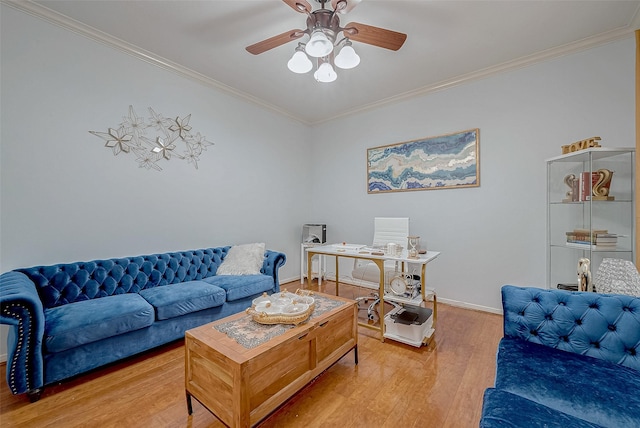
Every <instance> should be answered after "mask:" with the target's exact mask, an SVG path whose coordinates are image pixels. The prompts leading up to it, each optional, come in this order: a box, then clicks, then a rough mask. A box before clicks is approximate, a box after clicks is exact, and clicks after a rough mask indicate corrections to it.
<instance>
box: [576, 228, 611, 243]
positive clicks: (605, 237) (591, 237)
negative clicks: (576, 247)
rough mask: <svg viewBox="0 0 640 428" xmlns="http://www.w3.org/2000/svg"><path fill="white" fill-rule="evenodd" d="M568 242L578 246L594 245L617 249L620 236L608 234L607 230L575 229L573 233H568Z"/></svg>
mask: <svg viewBox="0 0 640 428" xmlns="http://www.w3.org/2000/svg"><path fill="white" fill-rule="evenodd" d="M566 237H567V242H570V243H577V244H585V245H588V244H592V245H602V246H613V247H615V246H616V244H617V243H618V235H616V234H615V233H608V231H607V230H604V229H602V230H593V231H589V230H588V229H574V230H572V231H571V232H566Z"/></svg>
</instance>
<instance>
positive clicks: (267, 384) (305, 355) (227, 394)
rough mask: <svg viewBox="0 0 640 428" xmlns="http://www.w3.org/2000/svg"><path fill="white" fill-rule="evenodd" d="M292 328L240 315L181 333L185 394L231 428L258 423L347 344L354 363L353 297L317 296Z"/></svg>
mask: <svg viewBox="0 0 640 428" xmlns="http://www.w3.org/2000/svg"><path fill="white" fill-rule="evenodd" d="M313 296H314V297H315V298H316V309H315V311H314V314H312V315H311V317H310V319H309V320H308V321H306V322H304V323H302V324H299V325H298V326H285V325H270V326H264V325H261V324H258V323H256V322H255V321H253V320H252V319H251V317H250V316H249V315H247V314H246V313H244V312H242V313H239V314H235V315H232V316H230V317H227V318H224V319H222V320H218V321H216V322H213V323H210V324H205V325H203V326H200V327H198V328H195V329H192V330H188V331H187V332H186V334H185V352H186V364H185V388H186V394H187V409H188V411H189V414H192V411H193V410H192V406H191V397H193V398H195V399H196V400H198V401H199V402H200V403H201V404H202V405H204V406H205V407H206V408H207V409H209V411H210V412H211V413H213V414H214V415H215V416H216V417H217V418H218V419H220V420H221V421H222V422H224V423H225V424H226V425H228V426H231V427H249V426H253V425H255V424H257V423H258V422H260V421H261V420H262V419H264V418H265V417H266V416H268V415H269V414H270V413H271V412H273V411H274V410H275V409H276V408H277V407H278V406H280V405H281V404H282V403H284V402H285V401H286V400H287V399H288V398H290V397H291V396H292V395H293V394H295V393H296V392H297V391H299V390H300V389H302V388H303V387H304V386H305V385H306V384H307V383H309V382H310V381H311V380H312V379H314V378H315V377H316V376H318V375H319V374H320V373H322V372H323V371H324V370H326V369H327V368H329V367H330V366H331V365H332V364H333V363H335V362H336V361H338V360H339V359H340V358H342V357H343V356H344V355H346V354H347V353H348V352H349V351H351V350H352V349H353V350H354V356H355V363H356V364H358V322H357V320H358V307H357V304H356V302H355V301H353V300H349V299H345V298H341V297H338V296H330V295H326V294H321V293H315V294H314V295H313Z"/></svg>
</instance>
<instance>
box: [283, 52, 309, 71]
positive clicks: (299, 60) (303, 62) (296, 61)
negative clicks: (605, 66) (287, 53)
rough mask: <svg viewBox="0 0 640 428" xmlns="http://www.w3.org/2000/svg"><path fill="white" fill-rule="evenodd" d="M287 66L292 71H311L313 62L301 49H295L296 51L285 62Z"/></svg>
mask: <svg viewBox="0 0 640 428" xmlns="http://www.w3.org/2000/svg"><path fill="white" fill-rule="evenodd" d="M287 67H288V68H289V70H291V71H293V72H294V73H298V74H304V73H307V72H309V71H311V69H312V68H313V63H312V62H311V60H310V59H309V58H308V57H307V55H305V53H304V52H302V50H299V49H296V52H295V53H294V54H293V56H292V57H291V59H290V60H289V62H287Z"/></svg>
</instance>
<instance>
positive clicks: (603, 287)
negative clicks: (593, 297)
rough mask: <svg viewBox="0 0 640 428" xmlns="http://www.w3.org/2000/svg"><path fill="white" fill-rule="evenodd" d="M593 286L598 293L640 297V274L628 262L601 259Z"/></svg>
mask: <svg viewBox="0 0 640 428" xmlns="http://www.w3.org/2000/svg"><path fill="white" fill-rule="evenodd" d="M593 284H594V286H595V289H596V291H597V292H598V293H613V294H626V295H628V296H640V274H638V269H637V268H636V266H635V265H634V264H633V263H632V262H630V261H629V260H622V259H610V258H605V259H603V260H602V263H600V266H599V267H598V271H597V272H596V276H595V277H594V278H593Z"/></svg>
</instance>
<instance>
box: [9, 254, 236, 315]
mask: <svg viewBox="0 0 640 428" xmlns="http://www.w3.org/2000/svg"><path fill="white" fill-rule="evenodd" d="M229 248H231V247H219V248H207V249H201V250H191V251H181V252H175V253H163V254H151V255H147V256H136V257H126V258H121V259H107V260H94V261H90V262H76V263H67V264H57V265H51V266H34V267H30V268H23V269H16V270H17V271H18V272H22V273H24V274H25V275H27V276H28V277H29V279H31V281H33V283H34V284H36V287H37V289H38V293H39V294H40V299H41V300H42V304H43V306H44V307H45V309H46V308H53V307H56V306H61V305H65V304H67V303H73V302H78V301H81V300H89V299H96V298H100V297H106V296H111V295H114V294H124V293H137V292H139V291H140V290H144V289H145V288H152V287H157V286H160V285H167V284H176V283H179V282H184V281H192V280H198V279H202V278H207V277H209V276H213V275H215V274H216V271H217V269H218V266H219V265H220V263H222V260H223V259H224V257H225V256H226V255H227V252H228V251H229Z"/></svg>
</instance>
